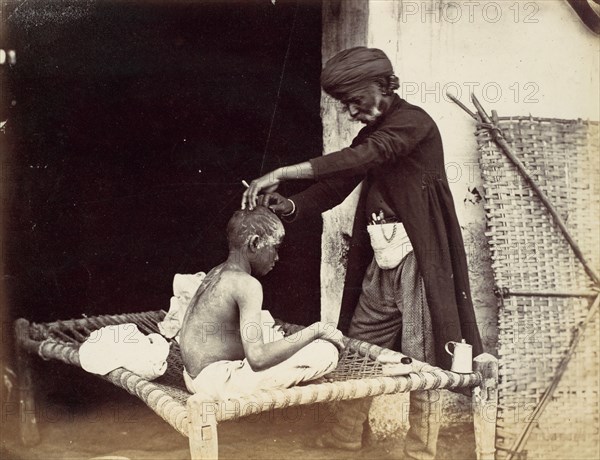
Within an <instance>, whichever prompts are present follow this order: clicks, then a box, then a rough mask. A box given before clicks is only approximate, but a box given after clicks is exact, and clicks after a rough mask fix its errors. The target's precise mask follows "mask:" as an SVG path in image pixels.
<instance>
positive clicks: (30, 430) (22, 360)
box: [14, 318, 40, 446]
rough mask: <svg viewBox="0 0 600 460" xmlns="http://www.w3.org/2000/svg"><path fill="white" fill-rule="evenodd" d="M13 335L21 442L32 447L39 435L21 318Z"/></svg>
mask: <svg viewBox="0 0 600 460" xmlns="http://www.w3.org/2000/svg"><path fill="white" fill-rule="evenodd" d="M14 333H15V354H16V358H17V389H18V395H19V429H20V432H21V442H22V443H23V444H24V445H26V446H32V445H34V444H37V443H38V442H40V433H39V431H38V426H37V419H36V416H35V412H36V405H35V397H34V393H33V384H32V378H31V366H30V361H29V358H30V357H29V353H28V352H27V350H26V349H25V348H24V347H23V342H24V341H25V340H26V339H28V338H29V322H28V321H27V320H26V319H23V318H20V319H18V320H16V321H15V326H14Z"/></svg>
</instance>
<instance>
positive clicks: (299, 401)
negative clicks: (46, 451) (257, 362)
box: [14, 310, 498, 460]
mask: <svg viewBox="0 0 600 460" xmlns="http://www.w3.org/2000/svg"><path fill="white" fill-rule="evenodd" d="M164 315H165V312H164V311H162V310H159V311H150V312H145V313H129V314H122V315H106V316H96V317H90V318H81V319H72V320H67V321H56V322H52V323H29V322H28V321H27V320H26V319H22V318H21V319H18V320H17V321H15V325H14V329H15V341H16V351H17V372H18V389H19V401H20V429H21V441H22V442H23V443H24V444H25V445H33V444H35V443H37V442H38V441H39V439H40V437H39V432H38V428H37V420H36V416H35V401H34V398H33V391H32V390H33V378H32V375H31V369H30V365H29V360H30V356H31V355H38V356H40V357H41V358H43V359H46V360H49V359H56V360H60V361H63V362H65V363H68V364H72V365H75V366H78V367H81V366H80V364H79V354H78V349H79V345H80V344H81V343H82V342H83V341H85V339H86V338H87V337H88V336H89V334H91V332H93V331H94V330H97V329H99V328H101V327H103V326H107V325H110V324H122V323H135V324H137V325H138V327H139V329H140V330H141V331H142V332H144V333H146V334H148V333H151V332H158V326H157V323H158V322H160V321H161V320H162V319H163V318H164ZM280 324H281V325H282V327H283V329H284V330H286V331H291V330H297V329H298V328H299V326H295V325H290V324H285V323H280ZM344 341H345V344H346V348H345V350H344V351H343V352H342V353H341V354H340V361H339V364H338V366H337V368H336V370H334V371H333V372H332V373H331V374H328V375H327V376H325V377H323V378H321V379H319V380H316V381H313V382H310V383H309V384H306V385H299V386H296V387H292V388H288V389H284V390H262V391H260V392H257V393H255V394H251V395H247V396H243V397H239V398H236V399H228V400H226V401H216V402H215V401H209V400H207V399H206V398H204V397H203V396H202V395H201V394H195V395H192V394H190V393H189V392H188V391H187V389H186V387H185V384H184V382H183V377H182V369H183V366H182V363H181V356H180V353H179V346H178V344H177V342H175V341H173V342H172V343H171V352H170V354H169V358H168V370H167V372H166V374H165V375H164V376H162V377H160V378H158V379H156V380H153V381H147V380H144V379H143V378H141V377H139V376H138V375H136V374H134V373H132V372H130V371H128V370H126V369H123V368H119V369H116V370H114V371H112V372H110V373H109V374H108V375H106V376H104V377H101V378H104V379H106V380H108V381H110V382H111V383H113V384H114V385H117V386H119V387H121V388H123V389H125V390H127V391H128V392H129V393H131V394H133V395H135V396H137V397H138V398H140V399H141V400H142V401H144V402H145V403H146V404H147V405H148V406H149V407H150V408H151V409H152V410H153V411H154V412H156V413H157V414H158V415H159V416H160V417H162V418H163V419H164V420H166V421H167V422H168V423H169V424H170V425H171V426H173V428H175V429H176V430H177V431H178V432H179V433H181V434H182V435H184V436H187V437H188V438H189V444H190V453H191V458H192V459H193V460H199V459H208V458H215V459H216V458H218V437H217V424H218V423H219V422H223V421H226V420H232V419H238V418H239V417H244V416H248V415H252V414H257V413H260V412H263V411H266V410H273V409H281V408H285V407H289V406H298V405H303V404H314V403H321V402H328V401H339V400H344V399H357V398H363V397H366V396H377V395H383V394H393V393H403V392H408V391H413V390H433V389H460V388H465V389H466V388H472V401H473V418H474V428H475V440H476V449H477V458H478V459H479V460H491V459H494V458H495V434H496V411H497V391H498V362H497V359H496V358H495V357H494V356H492V355H489V354H482V355H479V356H478V357H476V358H475V359H474V372H473V373H472V374H457V373H453V372H449V371H445V370H442V369H440V368H437V367H433V366H429V365H428V364H426V363H422V362H419V361H415V360H413V368H414V369H415V370H416V372H414V373H410V374H408V375H404V376H385V375H383V373H382V368H381V364H380V363H379V362H377V361H376V359H377V356H378V355H379V354H380V353H381V351H382V350H383V349H382V348H381V347H378V346H376V345H373V344H369V343H366V342H362V341H360V340H355V339H350V338H344ZM402 356H403V355H402Z"/></svg>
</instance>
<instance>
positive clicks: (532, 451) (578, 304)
mask: <svg viewBox="0 0 600 460" xmlns="http://www.w3.org/2000/svg"><path fill="white" fill-rule="evenodd" d="M499 126H500V128H501V129H502V131H503V133H504V136H505V138H506V140H507V141H508V142H509V144H510V146H511V148H512V150H513V151H514V153H515V155H517V156H518V157H519V159H520V160H521V161H522V162H523V163H524V165H525V166H526V167H527V169H528V170H529V171H531V172H532V173H533V175H534V180H535V181H536V183H537V184H538V185H539V186H540V188H541V189H542V190H543V191H544V192H545V193H546V195H547V196H548V198H549V199H550V201H551V202H552V203H553V205H554V207H555V208H556V209H557V210H558V212H559V213H560V215H561V218H562V219H563V220H564V221H565V222H566V225H567V227H568V229H569V231H570V232H571V234H572V236H573V238H574V240H575V241H577V243H578V245H579V247H580V248H581V250H582V252H583V253H584V254H585V255H586V257H587V258H588V260H589V261H590V263H591V265H592V266H593V268H594V269H596V270H597V269H598V267H599V262H600V254H599V249H600V232H598V215H599V214H598V211H599V209H600V184H599V178H600V171H599V161H598V151H599V139H598V137H599V136H598V134H599V133H598V123H593V122H582V121H575V120H553V119H536V118H530V117H514V118H509V119H501V121H500V123H499ZM477 142H478V146H479V150H480V153H481V169H482V174H483V178H484V186H485V200H486V201H485V203H486V212H487V218H488V228H489V231H488V232H487V236H488V241H489V244H490V247H491V250H492V260H493V262H492V268H493V271H494V277H495V281H496V284H497V285H498V286H499V287H500V288H506V289H508V290H509V291H513V292H518V291H521V292H567V293H568V292H574V293H575V292H582V291H586V290H587V291H589V277H588V276H587V275H586V273H585V270H584V269H583V268H582V266H581V264H580V263H579V261H578V260H577V259H576V257H574V254H573V251H572V250H571V248H570V247H569V245H568V244H567V242H566V240H565V239H564V237H563V235H562V234H561V233H560V232H559V231H558V229H557V228H556V226H555V224H554V222H553V221H552V218H551V216H550V214H549V213H548V211H547V210H546V209H545V208H544V207H543V206H542V203H541V202H540V201H539V199H538V198H537V197H536V196H535V194H534V193H533V190H531V187H529V186H527V185H526V182H525V181H524V180H523V178H522V177H521V176H520V175H519V173H518V171H517V170H516V168H515V167H514V165H513V164H512V163H511V162H510V160H509V159H508V158H507V157H506V155H504V153H503V152H502V151H501V150H500V148H499V147H498V146H497V145H496V144H495V143H494V142H493V141H492V140H491V138H490V134H489V132H488V131H487V130H483V131H480V132H479V133H478V136H477ZM589 305H590V301H589V299H586V298H577V297H565V298H558V297H539V296H516V295H515V296H509V297H507V298H506V299H504V300H503V305H502V307H501V310H500V313H499V338H498V353H499V357H500V363H501V366H500V386H499V415H498V447H499V449H500V450H499V454H500V455H502V450H501V449H509V448H510V447H511V445H512V444H513V442H514V440H515V438H516V437H517V436H518V435H519V433H520V432H521V430H522V429H523V426H524V424H525V423H526V422H528V421H529V418H528V417H529V416H530V415H531V413H532V412H533V410H534V408H535V407H536V404H537V403H538V401H539V399H540V397H541V395H542V394H543V392H544V391H545V389H546V388H547V387H548V385H549V384H550V382H551V381H552V379H553V377H554V375H555V372H556V369H557V367H558V365H559V363H560V361H561V359H562V358H563V357H564V356H565V353H566V351H567V350H568V348H569V344H570V342H571V339H572V336H573V330H574V328H575V327H576V326H577V325H578V324H579V323H580V322H581V321H582V320H583V319H584V318H585V317H586V313H587V309H588V308H589ZM598 330H599V328H598V316H596V318H595V320H594V322H593V324H591V325H590V326H589V327H588V330H587V332H586V334H585V336H584V338H583V340H582V341H581V342H580V344H579V346H578V348H577V352H576V354H575V356H574V357H573V358H572V360H571V362H570V363H569V366H568V369H567V372H566V373H565V375H564V376H563V378H562V380H561V382H560V384H559V386H558V388H557V390H556V392H555V394H554V398H553V401H552V402H551V403H550V404H549V405H548V407H547V408H546V410H545V411H544V412H543V413H542V414H541V416H540V418H539V420H538V421H537V422H538V426H537V428H536V429H535V430H534V432H533V434H532V436H531V437H530V439H529V441H528V443H527V447H526V450H527V453H528V454H527V458H528V459H532V458H548V455H549V453H551V454H552V458H573V456H574V455H575V456H577V458H596V456H597V454H598V434H597V429H598V402H599V400H598V369H599V365H598V345H599V344H598Z"/></svg>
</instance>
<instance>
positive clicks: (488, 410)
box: [472, 353, 498, 460]
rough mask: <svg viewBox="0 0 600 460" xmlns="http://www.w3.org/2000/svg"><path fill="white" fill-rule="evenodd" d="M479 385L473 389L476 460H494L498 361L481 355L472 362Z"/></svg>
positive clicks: (492, 357)
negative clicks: (479, 378)
mask: <svg viewBox="0 0 600 460" xmlns="http://www.w3.org/2000/svg"><path fill="white" fill-rule="evenodd" d="M473 367H474V369H473V370H474V371H475V372H479V373H480V374H481V384H479V385H478V386H477V387H475V388H473V400H472V401H473V424H474V428H475V445H476V449H477V459H478V460H494V459H495V457H496V455H495V453H496V419H497V413H498V359H497V358H496V357H495V356H492V355H490V354H489V353H482V354H480V355H479V356H477V357H476V358H475V359H474V360H473Z"/></svg>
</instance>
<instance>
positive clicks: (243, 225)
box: [227, 206, 285, 250]
mask: <svg viewBox="0 0 600 460" xmlns="http://www.w3.org/2000/svg"><path fill="white" fill-rule="evenodd" d="M254 235H258V248H261V247H263V246H265V245H267V244H271V245H275V244H279V243H280V242H281V240H282V239H283V236H284V235H285V230H284V229H283V224H282V223H281V220H279V217H277V216H276V215H275V213H274V212H272V211H271V210H269V209H268V208H266V207H264V206H257V207H256V208H254V209H253V210H252V211H250V210H249V209H240V210H238V211H236V212H234V213H233V216H231V219H229V223H228V224H227V241H228V242H229V249H230V250H231V249H240V248H242V247H244V246H245V245H246V244H248V242H249V241H250V239H251V238H252V237H253V236H254Z"/></svg>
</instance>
